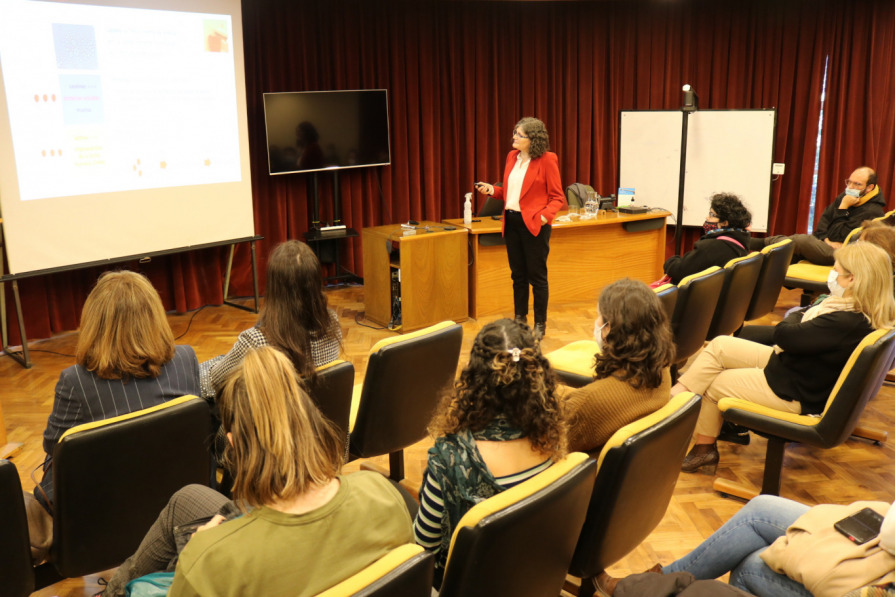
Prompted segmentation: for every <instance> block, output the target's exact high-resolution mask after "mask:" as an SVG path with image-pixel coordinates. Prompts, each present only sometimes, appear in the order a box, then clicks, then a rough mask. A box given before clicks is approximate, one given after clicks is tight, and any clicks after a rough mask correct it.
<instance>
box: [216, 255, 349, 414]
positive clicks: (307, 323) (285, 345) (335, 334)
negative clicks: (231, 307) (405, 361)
mask: <svg viewBox="0 0 895 597" xmlns="http://www.w3.org/2000/svg"><path fill="white" fill-rule="evenodd" d="M341 341H342V328H341V327H340V326H339V320H338V316H337V315H336V314H335V312H334V311H332V310H330V309H328V308H327V301H326V295H325V294H324V293H323V276H322V273H321V268H320V261H319V260H318V259H317V256H316V255H315V254H314V251H312V250H311V248H310V247H309V246H308V245H306V244H305V243H303V242H301V241H297V240H289V241H286V242H284V243H281V244H279V245H277V246H276V247H275V248H274V250H273V251H271V253H270V258H269V260H268V262H267V292H266V294H265V297H264V304H263V305H262V306H261V312H260V314H259V315H258V323H257V324H255V326H254V327H251V328H249V329H247V330H245V331H244V332H242V333H241V334H240V335H239V337H238V338H237V339H236V344H234V345H233V348H231V349H230V351H229V352H228V353H227V354H224V355H221V356H218V357H215V358H213V359H211V360H209V361H205V362H204V363H202V364H201V366H200V378H201V383H202V397H203V398H205V399H206V400H212V399H213V398H214V396H215V394H216V393H217V391H218V390H219V389H220V388H221V386H222V385H223V383H224V380H226V379H227V375H229V373H230V372H231V371H233V369H235V368H236V367H237V366H238V365H239V364H240V363H241V362H242V359H243V358H245V355H246V353H247V352H248V351H249V350H251V349H253V348H258V347H259V346H267V345H271V346H275V347H277V348H279V349H280V350H281V351H282V352H283V353H284V354H286V356H288V357H289V358H290V359H291V360H292V364H293V365H295V368H296V369H297V370H298V373H299V375H301V376H302V378H304V379H311V378H313V377H314V369H315V368H316V367H319V366H320V365H325V364H327V363H329V362H331V361H334V360H336V359H337V358H339V353H340V352H341V348H342V347H341Z"/></svg>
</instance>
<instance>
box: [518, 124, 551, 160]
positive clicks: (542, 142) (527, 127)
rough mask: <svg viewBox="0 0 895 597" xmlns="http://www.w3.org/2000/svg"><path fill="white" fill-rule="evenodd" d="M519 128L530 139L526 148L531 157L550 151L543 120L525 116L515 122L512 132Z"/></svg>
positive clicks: (537, 156) (548, 137)
mask: <svg viewBox="0 0 895 597" xmlns="http://www.w3.org/2000/svg"><path fill="white" fill-rule="evenodd" d="M519 128H521V129H522V130H523V131H525V135H526V136H527V137H528V139H529V141H531V146H530V147H529V148H528V155H530V156H531V159H535V158H539V157H541V156H542V155H544V153H545V152H548V151H550V136H549V135H548V134H547V127H546V126H545V125H544V123H543V122H541V121H540V120H538V119H537V118H532V117H531V116H526V117H525V118H523V119H522V120H520V121H519V122H517V123H516V126H514V127H513V132H514V133H515V132H516V130H517V129H519Z"/></svg>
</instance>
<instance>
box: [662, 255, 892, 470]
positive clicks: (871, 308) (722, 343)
mask: <svg viewBox="0 0 895 597" xmlns="http://www.w3.org/2000/svg"><path fill="white" fill-rule="evenodd" d="M835 258H836V263H835V264H834V266H833V269H834V270H835V272H836V276H835V278H831V280H830V288H831V292H832V295H831V296H830V297H828V298H826V299H825V300H824V301H823V302H821V303H820V304H819V305H816V306H814V307H812V308H811V309H809V310H808V311H807V312H806V313H805V314H804V315H802V314H793V315H790V316H789V317H787V318H786V319H784V320H783V321H782V322H780V323H779V324H777V326H775V328H774V347H771V346H766V345H764V344H759V343H757V342H750V341H749V340H743V339H741V338H733V337H730V336H719V337H717V338H715V339H714V340H712V341H711V342H710V343H709V344H708V346H706V347H705V348H704V349H703V350H702V352H701V353H700V354H699V355H698V356H697V358H696V360H695V361H694V362H693V364H692V365H691V366H690V368H689V369H688V370H687V372H686V373H684V374H683V375H682V376H681V378H680V381H679V382H678V383H677V384H676V385H675V386H674V387H673V388H672V389H671V393H672V395H676V394H677V393H679V392H686V391H692V392H695V393H697V394H700V395H702V409H701V411H700V413H699V420H698V421H697V423H696V445H695V446H693V448H692V449H691V450H690V453H689V454H688V455H687V457H686V458H685V459H684V462H683V465H682V467H681V470H683V471H685V472H688V473H692V472H696V471H703V472H707V473H709V474H714V473H715V469H716V468H717V466H718V460H719V456H718V449H717V443H716V441H715V440H716V438H717V437H718V434H719V431H720V429H721V422H722V417H721V411H720V410H719V409H718V401H719V400H720V399H721V398H724V397H728V396H730V397H735V398H742V399H744V400H749V401H751V402H755V403H757V404H761V405H763V406H766V407H769V408H774V409H778V410H782V411H786V412H792V413H796V414H818V413H821V412H822V411H823V409H824V405H825V404H826V401H827V398H828V397H829V395H830V391H831V390H832V389H833V386H834V385H835V383H836V380H837V379H838V378H839V374H840V373H841V372H842V368H843V367H844V366H845V363H846V362H847V361H848V358H849V357H850V356H851V353H852V351H854V349H855V347H857V345H858V344H860V342H861V340H862V339H863V338H864V336H866V335H867V334H869V333H870V332H871V331H873V330H874V329H876V328H882V327H889V326H891V325H892V323H893V321H895V298H893V295H892V263H891V261H890V260H889V256H888V255H887V254H886V252H885V251H883V250H882V249H881V248H879V247H877V246H876V245H872V244H870V243H867V242H863V241H862V242H857V243H853V244H850V245H847V246H845V247H843V248H841V249H839V250H837V251H836V254H835Z"/></svg>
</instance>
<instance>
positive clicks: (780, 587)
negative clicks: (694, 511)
mask: <svg viewBox="0 0 895 597" xmlns="http://www.w3.org/2000/svg"><path fill="white" fill-rule="evenodd" d="M807 511H808V506H805V505H803V504H799V503H798V502H793V501H791V500H787V499H784V498H781V497H777V496H772V495H760V496H758V497H756V498H754V499H752V500H751V501H750V502H749V503H748V504H746V505H745V506H743V508H742V510H740V511H739V512H737V513H736V514H734V515H733V517H732V518H731V519H730V520H728V521H727V522H726V523H724V525H723V526H722V527H721V528H720V529H718V530H717V531H715V532H714V533H712V536H711V537H709V538H708V539H706V540H705V541H703V542H702V545H700V546H699V547H697V548H696V549H694V550H693V551H691V552H690V553H689V554H687V555H686V556H684V557H683V558H681V559H679V560H677V561H676V562H673V563H671V564H669V565H668V566H664V567H663V568H662V572H663V573H665V574H668V573H671V572H689V573H690V574H692V575H693V576H695V577H696V578H697V579H700V580H708V579H712V578H718V577H719V576H721V575H723V574H724V573H726V572H730V584H731V585H733V586H735V587H737V588H740V589H743V590H744V591H747V592H749V593H752V594H753V595H757V596H758V597H811V593H810V592H808V590H807V589H805V587H804V586H802V585H801V584H800V583H797V582H796V581H794V580H792V579H790V578H789V577H787V576H785V575H783V574H777V573H776V572H774V571H773V570H771V569H770V568H768V566H767V565H766V564H765V563H764V561H762V559H761V558H760V557H759V554H760V553H761V552H762V551H764V550H765V549H766V548H767V547H768V546H769V545H770V544H771V543H773V542H774V540H776V539H777V537H781V536H782V535H784V534H785V533H786V529H787V527H789V526H790V525H791V524H792V523H793V522H795V521H796V519H797V518H798V517H799V516H801V515H802V514H804V513H805V512H807Z"/></svg>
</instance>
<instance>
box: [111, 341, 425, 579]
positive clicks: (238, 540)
mask: <svg viewBox="0 0 895 597" xmlns="http://www.w3.org/2000/svg"><path fill="white" fill-rule="evenodd" d="M219 403H220V410H221V418H222V420H223V425H224V430H225V431H226V433H227V438H228V440H229V441H228V444H229V446H228V448H227V451H226V452H225V461H226V463H227V466H228V468H229V470H230V472H231V474H232V475H233V478H234V483H233V497H234V501H232V502H231V501H230V500H228V499H227V498H225V497H224V496H223V495H221V494H219V493H217V492H216V491H214V490H213V489H210V488H208V487H205V486H202V485H189V486H187V487H185V488H183V489H181V490H180V491H178V492H177V493H175V494H174V496H173V497H172V498H171V500H170V501H169V502H168V505H167V506H166V507H165V509H164V510H162V512H161V514H160V515H159V517H158V519H157V520H156V522H155V523H154V524H153V526H152V527H151V528H150V530H149V532H148V533H147V534H146V537H145V538H144V539H143V541H142V543H141V544H140V547H139V548H138V549H137V552H136V553H135V554H134V555H133V556H131V557H130V558H128V560H127V561H125V562H124V564H122V565H121V566H120V567H119V568H118V570H117V571H116V573H115V576H113V577H112V579H111V580H110V581H109V584H108V585H107V587H106V590H105V592H104V594H105V595H124V592H125V588H126V585H127V583H128V582H129V581H131V580H132V579H136V578H138V577H140V576H143V575H145V574H148V573H151V572H158V571H165V570H167V571H174V575H173V583H172V585H171V590H170V592H169V595H171V596H182V595H234V596H235V595H255V594H258V595H295V596H305V595H316V594H317V593H319V592H321V591H323V590H325V589H327V588H329V587H330V586H332V585H334V584H336V583H338V582H340V581H341V580H343V579H345V578H347V577H349V576H351V575H352V574H354V573H356V572H357V571H359V570H361V569H362V568H364V567H366V566H367V565H369V564H371V563H372V562H374V561H376V560H377V559H379V558H380V557H382V556H383V555H385V554H386V553H387V552H388V551H390V550H391V549H394V548H395V547H398V546H399V545H403V544H405V543H409V542H411V541H412V540H413V534H412V531H411V526H410V522H411V521H410V514H409V513H408V511H407V506H406V505H405V502H404V499H403V498H402V497H401V495H400V494H399V493H398V491H397V490H396V489H395V488H394V487H393V486H392V485H391V483H390V482H389V481H388V480H387V479H386V478H385V477H383V476H382V475H379V474H378V473H372V472H358V473H353V474H350V475H345V476H343V475H341V474H340V472H341V467H342V454H343V443H342V438H341V437H340V435H339V433H338V432H337V431H336V429H335V427H334V426H333V425H332V423H330V422H329V421H328V420H327V419H326V418H325V417H324V416H323V415H321V414H320V412H319V411H318V410H317V408H316V407H315V406H314V403H313V402H312V401H311V399H310V398H309V397H308V395H307V394H306V393H305V391H304V390H303V389H302V384H301V380H300V377H299V375H298V373H297V371H296V370H295V367H294V366H293V364H292V363H291V362H290V359H289V358H287V357H286V356H285V355H284V354H283V353H282V352H280V351H279V350H277V349H275V348H272V347H262V348H258V349H255V350H252V351H249V353H248V354H247V355H246V356H245V358H244V359H243V361H242V363H241V364H240V365H239V366H238V367H237V368H236V369H235V370H234V372H233V373H232V374H231V375H230V376H229V377H228V379H227V381H226V382H225V384H224V386H223V388H222V389H221V395H220V397H219ZM205 520H207V521H208V522H205V524H203V525H202V526H198V527H197V525H198V524H199V523H200V522H203V521H205ZM191 523H192V524H191ZM183 529H186V530H183ZM193 530H195V531H197V532H196V533H195V534H194V535H192V536H191V533H192V531H193ZM184 540H188V542H187V543H186V546H185V547H183V548H182V549H178V545H182V544H183V542H184ZM178 552H179V554H178Z"/></svg>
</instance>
